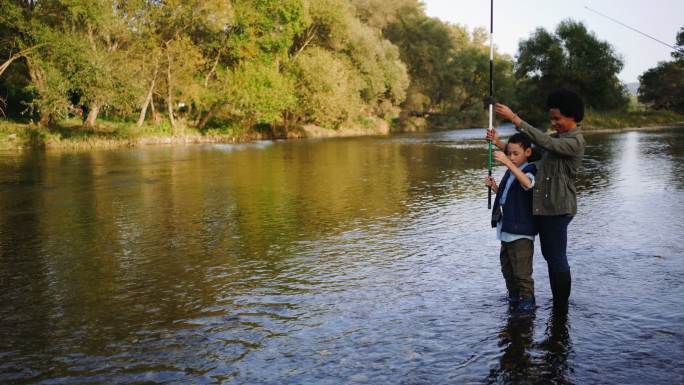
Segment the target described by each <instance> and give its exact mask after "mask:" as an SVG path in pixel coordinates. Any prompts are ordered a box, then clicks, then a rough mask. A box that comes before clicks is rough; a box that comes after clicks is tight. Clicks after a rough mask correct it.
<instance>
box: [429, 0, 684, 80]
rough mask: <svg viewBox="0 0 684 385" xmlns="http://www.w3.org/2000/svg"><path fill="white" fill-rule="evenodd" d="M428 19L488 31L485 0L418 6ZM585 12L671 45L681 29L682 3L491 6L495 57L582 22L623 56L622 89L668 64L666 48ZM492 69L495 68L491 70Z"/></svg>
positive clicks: (529, 0) (514, 1) (551, 0)
mask: <svg viewBox="0 0 684 385" xmlns="http://www.w3.org/2000/svg"><path fill="white" fill-rule="evenodd" d="M423 2H424V3H425V5H426V12H427V14H428V15H429V16H432V17H437V18H439V19H440V20H443V21H448V22H451V23H457V24H461V25H464V26H466V27H468V30H470V31H472V29H473V28H475V27H486V28H487V31H489V4H490V1H489V0H423ZM585 6H586V7H589V8H591V9H593V10H595V11H598V12H600V13H602V14H604V15H607V16H610V17H611V18H613V19H616V20H618V21H620V22H622V23H623V24H627V25H629V26H631V27H632V28H634V29H637V30H639V31H642V32H644V33H645V34H648V35H650V36H653V37H655V38H657V39H659V40H661V41H663V42H665V43H667V44H669V45H675V38H676V36H677V32H678V31H679V29H680V28H681V27H683V26H684V0H565V1H563V0H545V1H544V0H494V46H495V47H496V49H497V51H498V52H502V53H508V54H510V55H511V56H515V54H516V53H517V50H518V43H519V41H520V40H526V39H528V38H529V37H530V36H531V34H532V33H533V32H534V30H535V29H537V28H538V27H543V28H544V29H546V30H547V31H549V32H554V31H555V30H556V27H557V26H558V24H559V23H560V22H561V21H562V20H565V19H568V18H570V19H573V20H575V21H581V22H583V23H584V25H585V26H586V27H587V29H588V30H589V31H591V32H593V33H594V34H595V35H596V37H597V38H598V39H599V40H602V41H606V42H608V43H610V44H611V45H612V46H613V49H614V50H615V51H616V52H617V53H618V54H619V55H621V56H622V59H623V62H624V68H623V69H622V72H620V73H619V74H618V77H619V78H620V80H622V81H623V82H624V83H633V82H637V81H638V80H637V78H638V77H639V75H641V74H642V73H644V72H645V71H647V70H648V69H650V68H653V67H655V66H656V65H658V62H661V61H670V60H672V57H671V56H670V52H671V51H672V50H671V49H670V48H668V47H666V46H664V45H662V44H660V43H658V42H656V41H653V40H651V39H649V38H647V37H645V36H643V35H641V34H639V33H637V32H634V31H632V30H630V29H628V28H626V27H624V26H622V25H620V24H617V23H615V22H613V21H610V20H609V19H607V18H605V17H603V16H601V15H598V14H596V13H594V12H592V11H590V10H587V9H586V8H585ZM495 65H496V64H495Z"/></svg>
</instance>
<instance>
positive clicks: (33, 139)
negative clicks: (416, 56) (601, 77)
mask: <svg viewBox="0 0 684 385" xmlns="http://www.w3.org/2000/svg"><path fill="white" fill-rule="evenodd" d="M582 128H583V130H584V131H585V132H586V133H604V132H619V131H635V130H656V129H667V128H684V115H682V114H677V113H675V112H671V111H649V110H641V111H634V110H632V111H626V112H611V113H600V112H594V111H588V112H587V114H586V116H585V119H584V121H583V125H582ZM389 133H390V127H389V124H388V123H387V122H386V121H384V120H381V119H368V121H366V122H364V123H363V124H360V123H357V124H356V125H351V126H346V127H342V128H339V129H335V130H333V129H326V128H323V127H319V126H315V125H304V126H299V127H295V128H292V129H290V130H288V131H286V132H282V131H281V132H275V133H274V132H273V131H272V130H270V129H267V130H259V129H243V128H238V127H225V128H221V129H209V130H206V131H199V130H197V129H194V128H190V127H187V126H184V125H182V124H181V125H180V127H179V128H176V129H175V130H174V129H172V128H171V127H170V126H169V125H168V123H162V124H159V125H150V124H144V125H142V126H140V127H138V126H137V125H135V124H134V123H130V122H115V121H107V120H101V121H99V122H98V124H97V125H96V126H95V127H94V128H84V127H83V126H82V124H81V121H80V120H78V119H67V120H64V121H61V122H60V123H59V124H57V125H55V126H53V127H50V128H46V127H39V126H37V125H33V124H25V123H17V122H12V121H8V120H0V150H24V149H32V148H33V149H46V150H53V149H67V150H88V149H97V148H117V147H135V146H146V145H164V144H187V143H244V142H250V141H255V140H274V139H302V138H331V137H351V136H371V135H387V134H389Z"/></svg>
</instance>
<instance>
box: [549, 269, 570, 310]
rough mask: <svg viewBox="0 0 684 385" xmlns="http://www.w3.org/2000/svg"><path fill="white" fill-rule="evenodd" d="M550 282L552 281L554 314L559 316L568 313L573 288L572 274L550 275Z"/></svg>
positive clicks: (567, 272)
mask: <svg viewBox="0 0 684 385" xmlns="http://www.w3.org/2000/svg"><path fill="white" fill-rule="evenodd" d="M549 280H550V281H551V293H553V310H554V312H555V313H558V314H565V313H567V312H568V299H569V298H570V288H571V286H572V279H571V277H570V272H569V271H564V272H560V273H549Z"/></svg>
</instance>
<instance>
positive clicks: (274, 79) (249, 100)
mask: <svg viewBox="0 0 684 385" xmlns="http://www.w3.org/2000/svg"><path fill="white" fill-rule="evenodd" d="M225 81H226V82H227V88H228V92H229V94H228V95H229V96H228V106H229V107H230V109H231V111H230V112H231V114H232V115H233V116H234V117H237V118H238V119H240V120H241V121H243V122H244V123H245V124H246V125H247V126H248V127H249V126H253V125H255V124H262V123H265V124H274V123H276V122H277V121H279V120H280V118H281V114H282V112H283V111H285V110H288V109H291V108H293V107H294V105H295V102H296V98H295V92H294V80H293V79H292V78H290V77H289V76H287V75H286V74H283V73H281V72H280V71H279V69H278V67H277V66H276V65H274V64H268V63H261V62H257V61H248V62H244V63H243V65H241V66H240V67H238V68H236V69H235V70H234V71H230V72H229V73H227V74H226V77H225Z"/></svg>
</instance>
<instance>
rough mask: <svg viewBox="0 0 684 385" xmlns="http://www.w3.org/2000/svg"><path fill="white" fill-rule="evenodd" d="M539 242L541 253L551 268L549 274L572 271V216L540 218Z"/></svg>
mask: <svg viewBox="0 0 684 385" xmlns="http://www.w3.org/2000/svg"><path fill="white" fill-rule="evenodd" d="M537 218H538V219H539V242H540V243H541V252H542V255H544V259H545V260H546V263H547V264H548V266H549V273H563V272H568V271H570V265H569V264H568V254H567V252H566V250H567V246H568V225H569V224H570V221H572V218H573V217H572V216H570V215H550V216H538V217H537Z"/></svg>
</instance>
